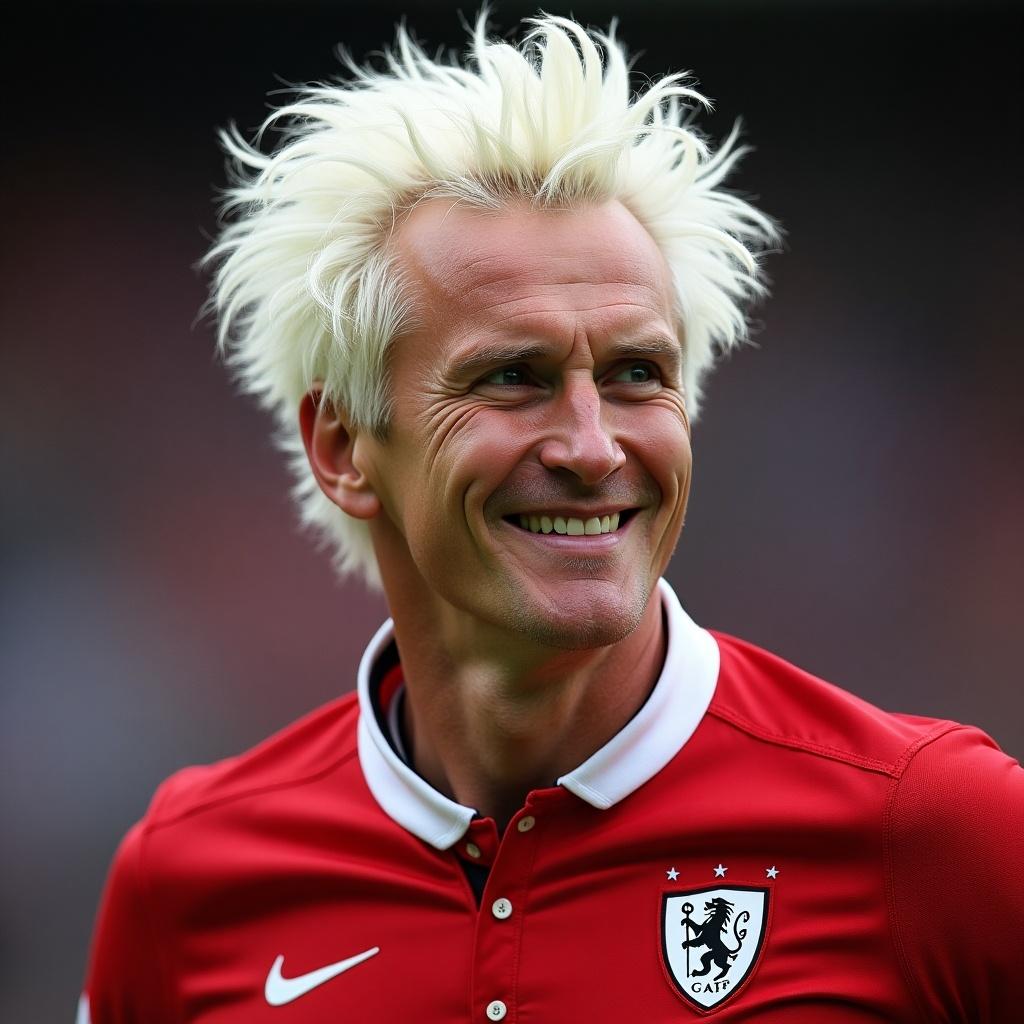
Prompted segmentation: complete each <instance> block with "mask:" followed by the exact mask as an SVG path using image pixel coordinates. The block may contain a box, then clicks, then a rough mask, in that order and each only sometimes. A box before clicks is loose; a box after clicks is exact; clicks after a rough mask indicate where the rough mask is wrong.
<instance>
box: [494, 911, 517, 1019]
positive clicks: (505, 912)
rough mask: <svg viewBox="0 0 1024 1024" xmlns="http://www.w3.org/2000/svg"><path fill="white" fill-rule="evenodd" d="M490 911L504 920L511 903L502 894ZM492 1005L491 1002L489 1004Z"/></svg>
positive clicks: (500, 919)
mask: <svg viewBox="0 0 1024 1024" xmlns="http://www.w3.org/2000/svg"><path fill="white" fill-rule="evenodd" d="M491 913H492V914H493V915H494V916H495V917H496V918H497V919H498V920H499V921H504V920H505V918H506V917H511V916H512V904H511V903H510V902H509V901H508V900H507V899H505V897H504V896H502V897H501V898H500V899H496V900H495V901H494V902H493V903H492V904H491ZM491 1005H492V1006H493V1005H494V1004H493V1003H492V1004H491ZM502 1005H504V1004H502ZM504 1016H505V1013H504V1011H502V1014H501V1017H504ZM501 1017H495V1018H494V1019H495V1020H501Z"/></svg>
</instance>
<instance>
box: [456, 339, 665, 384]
mask: <svg viewBox="0 0 1024 1024" xmlns="http://www.w3.org/2000/svg"><path fill="white" fill-rule="evenodd" d="M605 351H606V353H607V355H608V356H609V357H610V358H611V359H628V358H630V357H634V356H640V357H643V356H661V357H662V358H664V359H667V360H668V362H669V364H670V367H671V369H672V370H676V371H678V369H679V366H680V364H681V363H682V358H683V353H682V347H681V346H680V344H679V341H678V340H677V339H675V338H668V337H664V336H662V335H657V336H653V337H647V338H638V339H628V340H627V339H623V340H622V341H617V342H613V343H612V344H611V345H609V346H608V348H607V349H606V350H605ZM550 354H551V347H550V346H549V345H539V344H536V343H532V342H521V343H515V342H512V343H508V342H505V343H499V344H495V345H486V346H484V347H483V348H478V349H475V350H474V351H472V352H468V353H466V354H465V355H463V356H460V355H458V354H455V355H453V356H452V357H451V358H450V359H448V360H447V361H446V362H445V364H444V371H443V372H444V376H445V377H446V378H447V379H449V380H451V379H458V380H462V379H465V378H468V377H476V376H478V375H479V374H481V373H482V372H483V371H484V370H486V369H489V368H490V367H492V366H501V365H504V364H508V363H528V362H530V361H531V360H534V359H543V358H544V357H545V356H550Z"/></svg>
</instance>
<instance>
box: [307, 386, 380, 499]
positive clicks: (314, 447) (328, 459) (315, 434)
mask: <svg viewBox="0 0 1024 1024" xmlns="http://www.w3.org/2000/svg"><path fill="white" fill-rule="evenodd" d="M299 425H300V427H301V428H302V443H303V444H304V445H305V446H306V458H308V459H309V465H310V468H311V469H312V470H313V476H315V477H316V482H317V483H318V484H319V485H320V490H321V491H323V492H324V494H326V495H327V497H328V498H330V499H331V501H333V502H334V504H335V505H337V506H338V508H340V509H341V510H342V511H343V512H346V513H347V514H348V515H350V516H353V517H354V518H355V519H373V518H374V516H376V515H377V514H378V513H379V512H380V510H381V503H380V498H378V497H377V493H376V491H374V489H373V485H372V484H371V483H370V481H369V480H368V479H367V477H366V476H365V474H364V473H363V472H362V470H361V469H359V468H358V467H357V465H356V461H357V460H356V446H357V443H358V442H359V435H358V431H357V430H355V429H353V428H352V427H351V426H350V425H349V423H348V420H347V417H346V416H345V414H344V411H343V410H342V409H340V408H336V407H335V406H333V405H331V404H330V403H329V402H325V401H324V400H323V396H322V392H321V391H320V390H319V389H314V390H313V391H310V392H309V393H308V394H307V395H306V396H305V398H303V399H302V405H301V406H300V407H299Z"/></svg>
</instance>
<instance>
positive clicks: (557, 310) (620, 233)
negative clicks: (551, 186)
mask: <svg viewBox="0 0 1024 1024" xmlns="http://www.w3.org/2000/svg"><path fill="white" fill-rule="evenodd" d="M394 242H395V248H396V252H397V255H398V260H399V265H400V267H401V268H402V270H403V272H404V274H405V276H406V279H407V280H408V282H409V284H411V285H412V288H413V302H414V303H415V306H416V311H417V313H419V314H420V316H421V318H422V319H425V320H426V321H427V324H425V326H429V327H431V328H433V329H435V330H444V329H446V328H447V329H449V330H451V331H453V332H455V333H461V332H460V331H459V330H458V328H459V327H460V325H461V326H462V327H463V328H470V329H471V328H472V327H473V326H474V325H475V326H477V327H490V328H495V329H498V328H501V327H505V328H508V329H510V330H515V329H521V330H524V331H527V332H529V331H531V330H533V329H541V330H543V329H545V327H550V326H551V325H552V324H555V323H557V322H561V321H565V322H568V321H569V320H574V321H579V320H580V318H581V317H582V318H583V319H585V320H586V321H587V323H586V324H584V326H587V327H590V328H591V329H593V330H595V331H598V332H600V331H601V330H603V329H609V330H615V329H617V328H619V327H623V326H625V325H626V324H627V322H629V323H630V324H633V323H635V322H637V321H645V320H653V319H657V320H659V321H661V322H662V326H663V329H665V330H671V327H670V324H671V322H672V308H673V303H672V289H671V275H670V273H669V270H668V266H667V264H666V263H665V259H664V257H663V256H662V254H661V252H660V251H659V249H658V247H657V245H656V244H655V242H654V240H653V238H651V236H650V235H649V234H648V232H647V231H646V230H645V229H644V228H643V226H642V225H641V224H640V223H639V221H637V220H636V218H635V217H634V216H633V215H632V214H631V213H630V212H629V211H628V210H627V209H626V208H625V207H624V206H622V204H621V203H618V202H614V201H613V202H607V203H603V204H600V205H593V206H587V207H584V208H582V209H576V210H544V209H541V210H538V209H534V208H532V207H530V206H528V205H527V204H525V203H522V204H515V205H511V206H509V207H506V208H504V209H502V210H500V211H492V210H481V209H477V208H473V207H469V206H467V205H465V204H461V203H459V202H457V201H456V200H448V199H432V200H429V201H426V202H423V203H421V204H419V205H418V206H417V207H416V208H415V209H413V210H412V211H411V212H410V214H409V215H408V217H407V218H406V219H405V221H404V222H403V223H402V224H401V226H400V227H399V229H398V231H397V232H396V236H395V240H394Z"/></svg>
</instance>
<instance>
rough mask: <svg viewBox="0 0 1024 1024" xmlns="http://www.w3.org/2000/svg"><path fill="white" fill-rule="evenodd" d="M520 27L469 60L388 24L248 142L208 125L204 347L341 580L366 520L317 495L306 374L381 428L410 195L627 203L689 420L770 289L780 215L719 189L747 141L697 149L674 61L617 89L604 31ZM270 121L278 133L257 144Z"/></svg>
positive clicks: (482, 201) (692, 98) (623, 63)
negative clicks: (657, 291)
mask: <svg viewBox="0 0 1024 1024" xmlns="http://www.w3.org/2000/svg"><path fill="white" fill-rule="evenodd" d="M527 24H528V25H529V26H530V28H529V31H528V33H527V35H526V36H525V38H524V39H523V41H522V42H521V44H520V45H519V46H518V47H515V46H512V45H509V44H507V43H504V42H500V41H491V40H489V39H488V38H487V26H486V12H484V13H481V15H480V17H479V18H478V20H477V22H476V25H475V27H474V29H473V30H472V31H471V36H470V49H469V55H468V60H467V63H466V66H460V65H458V64H456V63H445V62H443V61H441V60H433V59H431V58H430V57H428V56H427V55H426V54H425V53H424V52H423V50H422V49H420V48H419V47H418V46H417V45H416V44H415V42H414V41H413V40H412V39H411V38H410V36H409V34H408V32H407V31H406V30H405V29H404V27H401V28H399V29H398V33H397V40H396V44H395V48H394V49H393V50H391V51H388V52H386V53H385V56H384V63H385V67H384V69H383V70H376V69H372V68H366V67H359V66H357V65H355V64H354V63H353V62H352V61H351V60H349V59H347V58H346V64H347V66H348V69H349V71H350V72H351V78H350V80H348V81H338V82H336V83H332V84H327V85H318V86H315V87H310V88H307V89H305V90H303V91H301V92H300V93H299V94H298V97H297V99H296V100H295V102H293V103H290V104H288V105H287V106H285V107H283V108H280V109H278V110H276V111H275V112H274V113H272V114H271V115H270V116H269V117H268V118H267V120H266V121H265V122H264V124H263V126H262V128H261V129H260V131H259V133H258V134H257V137H256V140H255V143H254V144H253V145H250V144H249V143H247V142H246V141H245V140H244V139H243V138H242V137H241V135H240V134H239V133H238V131H237V129H235V128H234V127H232V128H231V129H230V130H229V131H227V132H223V133H221V140H222V143H223V145H224V147H225V149H226V150H227V152H228V154H229V157H230V158H231V161H232V164H233V178H234V184H233V186H232V187H231V188H230V189H229V190H228V192H227V198H226V201H225V203H224V210H223V213H224V219H225V222H226V226H225V227H224V228H223V231H222V233H221V235H220V238H219V239H218V240H217V242H216V243H215V245H214V246H213V248H212V249H211V250H210V252H209V254H208V255H207V257H206V260H207V262H213V263H216V264H217V271H216V276H215V279H214V283H213V288H212V291H211V300H210V302H211V306H212V307H214V308H215V309H216V311H217V314H218V316H219V332H218V342H219V347H220V349H221V351H222V352H223V353H224V354H225V356H226V358H227V360H228V363H229V364H230V365H231V366H232V367H233V368H234V369H235V371H236V372H237V375H238V377H239V379H240V381H241V383H242V385H243V387H244V389H245V390H247V391H249V392H252V393H254V394H255V395H257V396H258V397H259V399H260V400H261V402H262V404H264V405H265V406H267V407H268V408H269V409H270V410H271V411H272V412H273V414H274V416H275V418H276V421H277V424H278V427H279V435H280V443H281V445H282V447H283V448H284V450H285V451H286V453H287V454H288V456H289V461H290V463H291V466H292V469H293V471H294V472H295V476H296V480H297V483H296V487H295V492H294V493H295V497H296V499H297V501H298V504H299V507H300V510H301V514H302V519H303V522H304V523H305V524H306V525H310V526H313V527H315V528H317V529H318V530H319V531H320V532H321V533H322V535H323V536H324V537H325V538H326V539H327V540H328V541H329V542H330V543H331V546H332V547H333V548H334V553H335V562H336V565H337V567H338V569H339V571H340V572H342V573H345V572H353V571H354V572H360V573H362V575H363V576H364V577H365V578H366V579H367V581H368V582H369V583H370V584H371V585H377V586H379V584H380V577H379V573H378V570H377V564H376V560H375V558H374V554H373V548H372V546H371V543H370V536H369V529H368V527H367V525H366V524H365V523H364V522H361V521H359V520H356V519H352V518H350V517H348V516H346V515H345V514H344V513H343V512H342V511H341V510H340V509H339V508H337V507H336V506H335V505H334V504H333V503H332V502H331V501H330V500H329V499H328V498H327V497H326V496H325V495H324V494H323V493H322V492H321V491H320V489H319V487H318V486H317V483H316V481H315V479H314V477H313V475H312V473H311V472H310V469H309V465H308V463H307V461H306V457H305V451H304V448H303V444H302V438H301V434H300V431H299V424H298V408H299V405H300V403H301V401H302V399H303V397H304V395H305V394H306V393H307V392H308V391H310V389H311V388H312V387H313V386H314V382H321V383H322V392H323V399H324V400H326V401H328V402H331V403H332V404H335V405H339V406H341V407H343V408H345V409H346V410H347V412H348V414H349V416H350V418H351V420H352V422H353V424H354V425H355V426H356V427H357V428H359V429H366V430H370V431H373V432H374V433H375V434H376V435H377V436H381V437H383V436H384V435H385V433H386V429H387V422H388V417H389V413H390V409H389V390H388V376H387V354H388V347H389V345H390V343H391V340H392V339H393V338H395V337H396V336H398V335H400V334H401V333H402V332H403V330H405V329H407V328H408V327H409V326H410V324H411V314H412V310H411V309H410V306H409V303H408V302H407V300H406V299H405V297H404V296H403V290H402V277H401V273H400V267H397V266H396V265H395V263H394V260H393V257H392V253H391V250H390V247H389V241H390V238H391V235H392V233H393V231H394V230H395V228H396V226H397V225H398V224H399V223H400V218H401V216H402V214H403V213H404V212H405V211H407V210H409V209H410V208H411V207H412V206H413V205H414V204H415V203H417V202H418V201H420V200H422V199H423V198H425V197H431V198H432V197H437V196H448V197H452V198H454V199H456V200H460V201H462V202H465V203H468V204H472V205H475V206H479V207H485V208H492V209H493V208H500V207H501V206H503V205H507V204H509V203H510V202H514V201H523V200H526V201H529V202H531V203H533V204H535V205H536V206H539V207H545V206H551V207H560V208H565V207H567V206H568V207H572V206H573V205H582V204H588V203H598V202H602V201H607V200H612V199H617V200H619V201H620V202H621V203H623V205H625V206H626V207H627V209H629V210H630V211H631V212H632V214H633V215H634V216H635V217H636V218H637V219H638V220H639V222H640V223H641V224H642V225H643V226H644V227H645V228H646V229H647V231H648V232H650V234H651V236H652V237H653V238H654V240H655V242H656V243H657V244H658V246H659V247H660V249H661V251H662V253H663V254H664V255H665V257H666V259H667V261H668V264H669V267H670V269H671V272H672V276H673V281H674V285H675V290H676V296H675V298H676V305H677V312H678V316H679V325H680V341H681V343H682V345H683V365H684V386H685V389H686V395H687V404H688V409H689V412H690V415H691V417H695V416H696V415H697V412H698V410H699V405H700V398H701V384H702V381H703V378H704V376H705V374H706V373H707V371H708V370H709V369H710V367H711V364H712V362H713V359H714V356H715V353H716V351H721V352H724V351H727V350H729V349H731V348H732V347H734V346H735V345H737V344H739V343H740V342H741V341H742V340H744V338H745V337H746V335H747V321H746V316H745V313H744V307H745V306H746V305H747V304H748V302H749V300H751V299H752V298H754V297H756V296H758V295H760V294H761V293H763V292H764V290H765V288H764V280H763V276H762V274H761V271H760V268H759V266H758V263H757V260H756V254H757V253H758V252H760V251H761V250H763V249H764V248H765V247H766V246H767V245H768V244H769V243H771V242H772V241H773V240H774V239H775V238H776V230H775V227H774V225H773V223H772V221H771V220H769V219H768V218H767V217H765V216H764V215H763V214H761V213H760V212H758V211H757V210H756V209H754V208H753V207H752V206H751V205H750V204H749V203H747V202H745V201H744V200H743V199H741V198H739V197H738V196H736V195H733V194H731V193H729V192H727V191H724V190H723V189H722V188H721V187H720V186H721V183H722V182H723V180H724V179H725V178H726V177H727V175H728V174H729V172H730V170H731V168H732V166H733V164H734V163H735V162H736V160H737V158H738V157H739V156H741V155H742V153H743V149H742V148H740V147H737V146H736V138H737V133H738V129H737V128H734V129H733V131H732V133H731V134H730V135H729V137H728V138H727V139H726V141H725V142H724V143H723V144H722V146H721V147H720V148H719V149H718V151H717V153H712V152H711V150H710V148H709V147H708V145H707V143H706V142H705V141H704V139H703V137H702V136H701V135H700V134H699V133H698V132H697V131H696V130H695V129H694V128H693V126H692V124H691V113H692V110H693V108H694V107H699V106H703V107H708V106H709V104H708V102H707V101H706V100H705V99H704V97H703V96H701V95H700V94H699V93H697V92H696V91H695V90H694V89H692V88H690V87H689V86H687V85H686V84H685V83H686V74H685V73H680V74H672V75H668V76H666V77H664V78H662V79H660V80H659V81H657V82H654V83H653V84H650V85H649V87H648V88H647V89H646V90H645V91H642V92H640V93H638V94H637V95H635V96H634V95H632V94H631V91H630V80H629V66H628V62H627V55H626V53H625V51H624V49H623V48H622V47H621V46H620V44H619V43H618V42H617V41H616V39H615V38H614V27H613V29H612V30H610V31H609V33H608V34H607V35H605V34H601V33H597V32H587V31H586V30H584V29H583V28H582V27H581V26H580V25H578V24H576V23H575V22H573V21H570V20H568V19H566V18H559V17H550V16H540V17H538V18H536V19H531V20H530V21H529V22H527ZM270 128H276V129H280V130H281V131H282V132H283V140H282V142H281V144H280V146H279V147H278V148H277V150H276V151H275V152H273V153H272V154H270V155H266V154H265V153H264V152H263V151H262V150H261V148H260V144H261V141H262V137H263V135H264V133H265V132H266V131H267V130H268V129H270Z"/></svg>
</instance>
